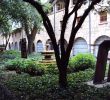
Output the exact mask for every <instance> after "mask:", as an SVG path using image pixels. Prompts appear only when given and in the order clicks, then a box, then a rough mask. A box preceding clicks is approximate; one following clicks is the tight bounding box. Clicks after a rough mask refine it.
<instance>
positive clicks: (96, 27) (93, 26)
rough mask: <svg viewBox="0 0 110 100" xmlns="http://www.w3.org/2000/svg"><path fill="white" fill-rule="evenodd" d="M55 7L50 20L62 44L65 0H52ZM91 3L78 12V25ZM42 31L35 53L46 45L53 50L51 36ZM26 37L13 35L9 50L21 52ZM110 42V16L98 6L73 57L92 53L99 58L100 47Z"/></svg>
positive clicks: (80, 35) (81, 33) (82, 31)
mask: <svg viewBox="0 0 110 100" xmlns="http://www.w3.org/2000/svg"><path fill="white" fill-rule="evenodd" d="M73 1H75V0H71V2H70V6H69V10H70V11H71V10H72V8H73V7H74V2H73ZM51 3H52V5H53V7H52V11H51V13H49V14H48V16H49V19H50V21H51V23H52V26H53V29H54V31H55V36H56V39H57V43H59V42H60V40H59V39H60V32H61V24H62V18H63V15H64V3H63V0H51ZM105 3H106V2H101V3H100V4H101V5H104V4H105ZM88 5H89V3H85V4H84V5H83V6H82V7H81V9H80V10H79V11H78V17H77V23H78V21H79V20H80V17H81V16H82V14H83V12H84V10H85V8H87V7H88ZM73 19H74V15H72V16H71V17H70V19H69V21H68V24H67V28H66V34H65V43H66V44H68V41H69V37H70V33H71V28H72V21H73ZM42 28H43V29H42V30H41V31H39V32H38V33H37V34H36V38H35V41H34V46H35V52H41V51H44V50H45V49H46V45H47V44H49V45H50V46H49V49H50V50H52V49H53V47H52V43H51V41H50V39H49V36H48V34H47V32H46V30H45V28H44V26H42ZM24 37H26V35H25V34H24V32H23V31H21V32H20V34H19V33H17V34H13V35H12V36H11V38H10V41H9V44H8V47H7V49H15V50H20V39H22V38H24ZM108 39H109V40H110V14H109V13H108V12H107V10H106V9H102V8H98V6H96V9H95V10H92V11H91V12H90V14H89V15H88V16H87V18H86V19H85V21H84V23H83V25H82V26H81V28H80V29H79V31H78V33H77V35H76V37H75V41H74V45H73V49H72V51H71V55H76V54H77V53H86V52H91V53H93V54H94V55H95V56H97V52H98V46H99V44H100V43H101V42H102V41H104V40H108Z"/></svg>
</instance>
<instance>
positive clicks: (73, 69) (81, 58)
mask: <svg viewBox="0 0 110 100" xmlns="http://www.w3.org/2000/svg"><path fill="white" fill-rule="evenodd" d="M42 58H43V57H42V55H41V54H38V53H33V54H31V55H29V56H28V58H27V59H24V58H21V56H20V52H19V51H14V50H10V51H3V52H2V53H1V54H0V84H2V85H3V86H5V87H6V88H7V89H8V90H9V91H10V92H11V93H12V94H13V95H14V96H15V98H16V99H17V100H109V99H110V86H106V87H103V88H96V87H93V86H88V85H87V84H86V82H87V81H89V80H92V79H93V76H94V70H95V63H96V59H95V57H94V56H93V55H91V54H78V55H76V56H75V57H71V58H70V60H69V65H68V70H67V73H68V75H67V80H68V87H67V89H62V88H59V86H58V73H59V72H58V69H57V67H56V64H55V63H52V64H45V63H40V61H41V60H42ZM0 100H4V99H3V96H1V98H0ZM5 100H9V99H8V98H7V99H5Z"/></svg>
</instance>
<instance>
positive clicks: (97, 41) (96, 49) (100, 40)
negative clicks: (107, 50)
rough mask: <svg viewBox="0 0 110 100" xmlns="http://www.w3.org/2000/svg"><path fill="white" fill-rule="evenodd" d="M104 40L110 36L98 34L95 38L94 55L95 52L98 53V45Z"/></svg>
mask: <svg viewBox="0 0 110 100" xmlns="http://www.w3.org/2000/svg"><path fill="white" fill-rule="evenodd" d="M104 40H110V37H108V36H105V35H104V36H100V37H98V38H97V39H96V41H95V43H94V56H96V57H97V53H98V48H99V45H100V44H101V43H102V42H103V41H104Z"/></svg>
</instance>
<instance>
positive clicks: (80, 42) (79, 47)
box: [73, 38, 88, 55]
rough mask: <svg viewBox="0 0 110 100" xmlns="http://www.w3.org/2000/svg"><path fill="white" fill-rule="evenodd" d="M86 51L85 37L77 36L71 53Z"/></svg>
mask: <svg viewBox="0 0 110 100" xmlns="http://www.w3.org/2000/svg"><path fill="white" fill-rule="evenodd" d="M87 52H88V45H87V42H86V40H85V39H83V38H77V39H76V40H75V42H74V45H73V55H76V54H78V53H87Z"/></svg>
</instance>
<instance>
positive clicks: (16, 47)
mask: <svg viewBox="0 0 110 100" xmlns="http://www.w3.org/2000/svg"><path fill="white" fill-rule="evenodd" d="M14 49H15V50H18V43H17V42H15V47H14Z"/></svg>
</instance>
